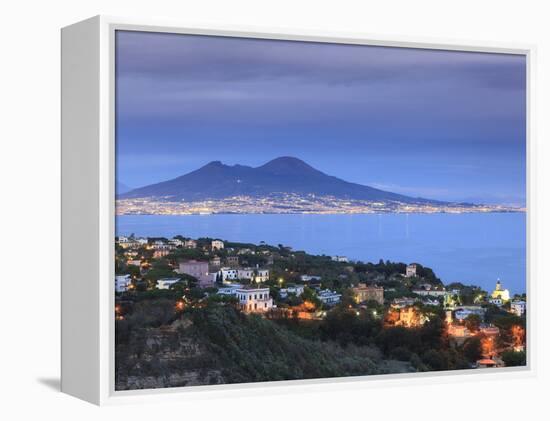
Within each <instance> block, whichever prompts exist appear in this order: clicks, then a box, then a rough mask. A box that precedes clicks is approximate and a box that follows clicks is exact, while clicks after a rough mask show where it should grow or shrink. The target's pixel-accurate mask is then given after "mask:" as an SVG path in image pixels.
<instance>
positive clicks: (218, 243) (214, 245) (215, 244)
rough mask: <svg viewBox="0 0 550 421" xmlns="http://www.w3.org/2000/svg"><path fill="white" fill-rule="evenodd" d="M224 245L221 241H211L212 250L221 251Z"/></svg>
mask: <svg viewBox="0 0 550 421" xmlns="http://www.w3.org/2000/svg"><path fill="white" fill-rule="evenodd" d="M223 247H224V244H223V241H221V240H212V250H223Z"/></svg>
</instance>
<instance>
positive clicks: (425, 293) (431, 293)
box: [412, 289, 447, 297]
mask: <svg viewBox="0 0 550 421" xmlns="http://www.w3.org/2000/svg"><path fill="white" fill-rule="evenodd" d="M412 292H413V294H416V295H420V296H421V297H444V296H445V295H446V294H447V291H445V290H444V289H443V290H440V289H430V290H425V289H413V291H412Z"/></svg>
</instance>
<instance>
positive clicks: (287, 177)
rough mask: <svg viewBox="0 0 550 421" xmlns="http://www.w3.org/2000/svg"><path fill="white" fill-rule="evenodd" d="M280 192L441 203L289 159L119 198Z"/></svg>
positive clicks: (213, 168) (211, 167) (218, 170)
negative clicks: (349, 178)
mask: <svg viewBox="0 0 550 421" xmlns="http://www.w3.org/2000/svg"><path fill="white" fill-rule="evenodd" d="M281 193H294V194H298V195H311V194H313V195H316V196H334V197H337V198H339V199H354V200H368V201H381V202H386V201H388V202H389V201H392V202H393V201H396V202H403V203H444V202H438V201H434V200H428V199H423V198H414V197H410V196H404V195H401V194H397V193H392V192H388V191H384V190H379V189H376V188H373V187H369V186H364V185H361V184H356V183H350V182H347V181H344V180H342V179H340V178H337V177H333V176H330V175H327V174H325V173H323V172H322V171H319V170H317V169H315V168H313V167H312V166H310V165H308V164H307V163H305V162H304V161H302V160H300V159H298V158H293V157H280V158H276V159H273V160H272V161H269V162H268V163H266V164H264V165H262V166H259V167H255V168H254V167H248V166H244V165H232V166H230V165H225V164H223V163H222V162H220V161H213V162H210V163H209V164H207V165H205V166H203V167H201V168H199V169H198V170H195V171H192V172H190V173H188V174H185V175H182V176H180V177H177V178H174V179H172V180H168V181H163V182H161V183H156V184H151V185H148V186H145V187H140V188H137V189H134V190H131V191H129V192H126V193H122V194H120V195H119V198H122V199H128V198H141V197H156V198H169V199H170V200H186V201H197V200H205V199H223V198H227V197H233V196H251V197H265V196H269V195H276V194H281Z"/></svg>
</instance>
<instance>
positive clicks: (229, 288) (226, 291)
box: [218, 284, 243, 295]
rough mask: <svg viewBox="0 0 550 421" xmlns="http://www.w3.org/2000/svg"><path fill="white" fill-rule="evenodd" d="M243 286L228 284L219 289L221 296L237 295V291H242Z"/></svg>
mask: <svg viewBox="0 0 550 421" xmlns="http://www.w3.org/2000/svg"><path fill="white" fill-rule="evenodd" d="M242 287H243V286H242V285H241V284H227V285H224V286H223V287H221V288H220V289H218V294H220V295H237V290H239V289H241V288H242Z"/></svg>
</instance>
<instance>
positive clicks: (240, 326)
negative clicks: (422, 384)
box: [116, 300, 413, 389]
mask: <svg viewBox="0 0 550 421" xmlns="http://www.w3.org/2000/svg"><path fill="white" fill-rule="evenodd" d="M152 307H159V308H157V309H155V310H154V309H153V308H152ZM167 307H168V306H167V302H166V301H165V300H158V301H156V302H148V303H147V305H146V306H136V307H135V308H134V312H133V313H132V314H131V315H130V316H129V317H127V318H126V319H125V320H121V321H117V347H116V384H117V389H135V388H156V387H173V386H185V385H200V384H218V383H245V382H260V381H275V380H292V379H312V378H325V377H342V376H359V375H370V374H382V373H389V372H404V371H413V369H412V368H411V366H410V364H408V363H399V362H395V361H385V360H383V359H382V358H381V354H380V352H379V351H378V350H377V349H376V348H375V347H371V346H364V345H363V346H358V345H355V344H349V345H347V346H345V347H343V346H341V345H340V344H338V343H336V342H334V341H330V340H329V341H321V340H320V339H317V338H307V337H304V336H302V335H299V334H297V333H295V332H293V331H292V330H291V329H288V328H287V327H285V326H284V325H281V324H278V323H276V322H274V321H272V320H268V319H265V318H262V317H259V316H254V315H245V314H242V313H240V312H239V311H237V310H235V309H234V308H233V307H232V306H230V305H224V304H211V305H209V306H207V307H205V308H197V309H192V310H190V311H188V312H187V313H185V314H184V315H180V316H176V317H172V318H170V317H169V313H170V312H169V311H168V308H167ZM144 312H146V313H147V314H148V315H151V314H156V315H157V316H158V317H159V318H160V319H162V324H159V323H158V321H157V320H153V318H146V317H144V315H143V314H142V313H144ZM155 319H156V318H155Z"/></svg>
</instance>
